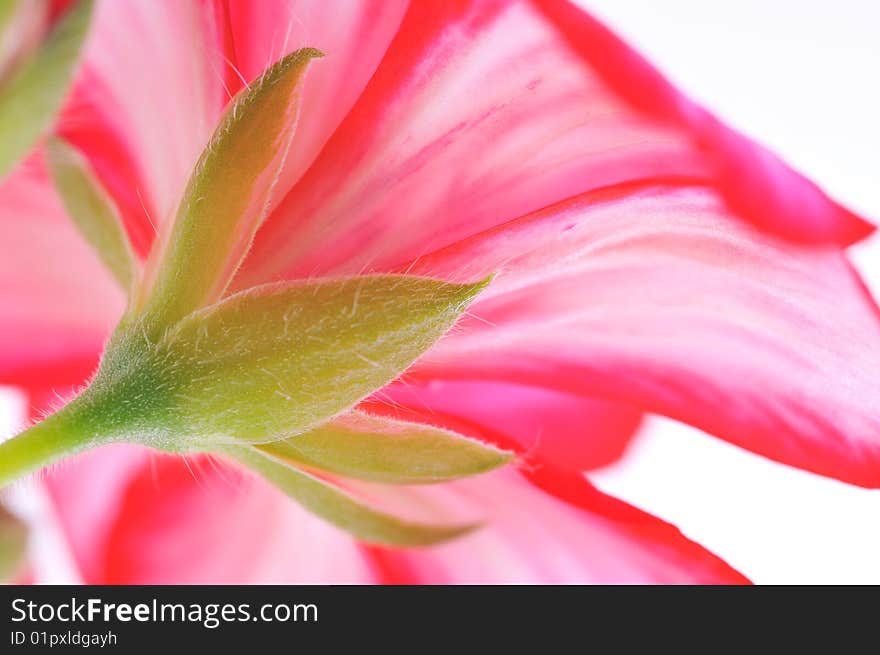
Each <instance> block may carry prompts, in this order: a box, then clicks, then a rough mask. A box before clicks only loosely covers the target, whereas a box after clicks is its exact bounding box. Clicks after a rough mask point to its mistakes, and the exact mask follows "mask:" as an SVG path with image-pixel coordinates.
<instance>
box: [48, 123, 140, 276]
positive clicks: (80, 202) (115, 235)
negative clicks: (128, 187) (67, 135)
mask: <svg viewBox="0 0 880 655" xmlns="http://www.w3.org/2000/svg"><path fill="white" fill-rule="evenodd" d="M47 155H48V162H49V168H50V169H51V171H52V177H53V178H54V180H55V187H56V189H57V190H58V194H59V196H60V197H61V200H62V202H63V203H64V206H65V208H66V209H67V213H68V214H69V215H70V217H71V218H72V219H73V222H74V224H75V225H76V226H77V228H79V231H80V234H82V236H83V238H85V240H86V241H87V242H88V243H89V245H91V246H92V248H93V249H94V250H95V252H96V253H97V255H98V257H99V258H100V260H101V261H102V262H103V263H104V265H105V266H106V267H107V269H108V270H109V271H110V272H111V273H112V274H113V277H115V278H116V281H117V282H119V284H120V286H121V287H122V288H123V289H124V290H125V291H126V292H127V293H129V292H131V290H132V288H133V285H134V283H135V280H136V278H137V272H138V263H137V259H136V258H135V255H134V251H133V250H132V248H131V245H130V243H129V241H128V235H127V233H126V231H125V227H124V226H123V225H122V218H121V217H120V215H119V212H118V211H117V209H116V205H115V203H114V202H113V200H112V198H111V197H110V195H109V194H108V193H107V192H106V191H105V190H104V188H103V186H101V183H100V182H99V181H98V179H97V177H95V175H94V173H93V172H92V170H91V169H90V167H89V165H88V163H87V162H86V161H85V159H84V158H83V157H82V155H80V154H79V153H78V152H77V151H76V150H75V149H74V148H73V147H72V146H70V145H69V144H68V143H66V142H65V141H63V140H62V139H60V138H58V137H53V138H52V139H50V140H49V142H48V147H47Z"/></svg>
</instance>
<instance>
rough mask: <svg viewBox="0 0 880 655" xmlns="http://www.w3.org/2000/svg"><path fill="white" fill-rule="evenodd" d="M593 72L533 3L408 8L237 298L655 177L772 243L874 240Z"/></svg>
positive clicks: (271, 227) (732, 141)
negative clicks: (712, 191)
mask: <svg viewBox="0 0 880 655" xmlns="http://www.w3.org/2000/svg"><path fill="white" fill-rule="evenodd" d="M585 63H588V64H591V62H585V60H584V58H583V56H582V54H581V53H580V52H579V51H577V50H576V49H573V48H572V47H571V45H570V43H569V41H568V40H567V39H566V38H565V37H564V36H563V35H562V34H560V32H559V30H558V29H557V25H556V24H554V23H553V22H550V21H548V20H547V18H546V16H545V14H544V13H542V11H541V10H540V9H539V8H537V7H535V6H534V5H533V4H531V3H528V2H518V3H512V2H464V3H451V2H431V1H427V0H426V1H425V2H418V3H412V5H411V6H410V8H409V10H408V12H407V14H406V16H405V17H404V19H403V22H402V24H401V27H400V30H399V32H398V33H397V35H396V37H395V39H394V41H393V42H392V43H391V45H390V47H389V49H388V52H387V53H386V55H385V57H384V59H383V61H382V63H381V64H380V65H379V67H378V69H377V70H376V73H375V74H374V75H373V77H372V78H371V80H370V82H369V84H368V85H367V87H366V88H365V90H364V92H363V94H362V95H361V97H360V98H359V100H358V102H357V103H356V104H355V106H354V107H353V109H352V110H351V112H350V113H349V114H348V115H347V116H346V118H345V120H344V121H343V122H342V124H341V125H340V127H339V128H338V130H337V131H336V132H335V134H334V135H333V137H332V138H331V139H330V140H329V141H328V142H327V144H326V146H325V147H324V149H323V150H322V151H321V154H320V156H319V157H318V158H317V159H316V160H315V162H314V163H313V164H312V166H311V167H310V168H309V170H308V171H307V172H306V174H305V175H304V176H303V177H302V178H301V179H300V180H299V181H298V182H297V184H296V185H295V186H294V187H293V188H292V189H291V191H290V193H289V194H288V195H287V196H286V197H285V198H284V200H283V201H282V202H281V203H280V204H279V206H278V208H277V210H276V211H275V213H274V215H273V216H270V217H269V219H268V220H267V222H266V224H265V225H264V227H263V228H262V230H261V232H260V234H258V235H257V239H256V242H255V246H254V249H253V250H252V252H251V256H250V258H249V260H248V261H247V262H245V266H244V268H243V269H242V271H241V272H240V276H239V280H238V282H237V288H244V287H246V286H249V285H253V284H257V283H260V282H262V281H265V280H269V279H275V278H277V277H279V276H284V277H288V278H290V277H301V276H309V275H327V274H345V273H357V272H361V271H365V270H366V271H382V270H387V269H388V268H389V267H394V266H396V265H399V264H400V263H402V262H405V261H411V260H412V259H414V258H416V257H418V256H419V255H421V254H423V253H425V252H430V251H432V250H435V249H437V248H440V247H443V246H444V245H448V244H450V243H454V242H455V241H457V240H460V239H462V238H465V237H467V236H470V235H472V234H475V233H478V232H480V231H481V230H484V229H487V228H490V227H492V226H494V225H497V224H499V223H501V222H503V221H506V220H511V219H514V218H516V217H518V216H522V215H524V214H526V213H528V212H531V211H536V210H538V209H541V208H543V207H546V206H549V205H551V204H553V203H555V202H559V201H561V200H564V199H565V198H568V197H571V196H573V195H577V194H579V193H583V192H586V191H589V190H591V189H596V188H600V187H604V186H608V185H611V184H620V183H625V182H633V181H638V180H642V179H646V178H652V177H657V176H664V177H670V178H672V177H674V178H687V179H695V180H699V181H701V182H704V183H709V184H717V185H718V186H719V188H721V189H723V190H725V197H727V198H728V199H730V200H733V201H734V204H735V206H736V207H737V208H738V210H739V211H740V212H741V218H743V219H746V220H751V221H754V222H756V223H758V224H760V225H764V226H767V227H770V228H771V229H774V230H778V229H782V228H781V227H779V226H778V225H775V224H774V225H771V224H770V222H769V221H770V219H769V218H768V217H767V215H766V214H767V212H769V211H771V210H772V211H773V212H774V213H776V212H778V213H779V214H780V217H781V218H780V221H783V222H784V223H786V225H788V227H787V231H788V232H789V233H790V232H792V231H793V230H794V227H792V225H791V223H792V222H793V221H794V220H795V219H794V218H793V214H794V213H795V208H796V209H797V211H800V210H801V209H803V210H804V211H805V212H806V214H805V215H806V218H805V219H804V222H803V225H802V228H803V231H804V234H803V237H804V238H805V239H826V238H827V239H832V240H843V241H851V240H853V239H855V238H856V237H858V236H864V235H865V234H867V233H868V232H869V231H870V227H868V226H866V225H865V224H864V223H863V222H862V221H860V220H859V219H856V218H855V217H853V216H852V215H851V214H849V213H848V212H846V211H844V210H842V209H840V208H839V207H837V206H836V205H834V203H832V202H831V201H829V200H828V199H827V198H825V196H824V195H822V194H821V193H820V192H819V191H818V190H817V189H816V188H815V187H813V186H812V185H811V184H809V183H807V182H806V181H804V180H803V179H802V178H800V176H798V175H797V174H795V173H793V172H791V171H790V170H789V169H787V168H786V167H784V166H783V165H781V164H779V163H778V162H776V163H772V162H773V161H775V160H772V157H771V156H770V155H768V154H766V153H765V152H764V151H762V150H761V151H759V150H757V149H754V148H752V144H751V142H748V141H746V140H744V139H742V138H740V137H738V136H736V135H735V134H734V133H733V132H731V131H730V130H727V129H726V128H722V127H720V126H718V125H717V124H716V123H715V122H713V123H712V125H713V126H714V127H713V128H712V129H713V130H715V131H714V132H713V134H715V135H716V136H715V137H714V138H715V141H713V144H714V145H713V146H712V147H711V148H710V147H708V146H707V145H706V138H707V137H705V133H706V132H707V131H708V129H709V128H701V129H700V130H697V129H696V128H695V127H694V126H693V125H692V124H691V123H685V122H683V121H678V122H676V121H671V120H669V118H668V116H666V115H665V114H664V115H660V114H657V113H651V112H647V111H643V110H642V109H641V108H639V107H636V106H634V105H633V101H632V98H631V97H630V94H628V93H622V92H621V90H620V88H619V87H620V86H621V85H620V84H619V83H618V82H619V81H618V80H617V79H613V80H610V81H609V76H610V73H608V71H607V70H606V67H604V65H599V64H601V63H602V62H601V61H600V62H599V64H597V65H596V66H592V65H585ZM620 75H622V76H624V77H626V76H627V75H630V73H629V71H628V70H627V69H621V70H620ZM648 88H649V89H650V88H653V87H648ZM694 111H695V112H696V109H695V110H694ZM700 115H701V116H704V115H705V114H704V113H701V114H700ZM712 120H713V121H714V119H712ZM703 123H705V124H707V125H708V124H709V119H708V118H706V119H704V121H703ZM703 123H700V125H701V126H702V125H703ZM719 135H720V136H719ZM722 137H723V139H722ZM721 141H724V143H723V144H721ZM716 142H717V143H716ZM750 148H752V150H749V149H750ZM745 150H749V152H750V153H751V154H749V153H746V154H743V152H741V151H745ZM752 168H754V170H752ZM765 179H766V180H768V181H763V180H765ZM734 181H736V182H737V186H736V188H735V189H734V187H733V186H731V185H733V184H734ZM751 188H754V189H759V190H760V189H764V191H762V193H764V195H766V196H767V197H768V198H770V199H772V203H771V204H770V205H768V207H769V208H768V209H767V211H763V210H762V212H758V213H756V212H757V211H758V210H756V209H755V206H757V205H759V203H758V199H759V198H762V197H763V196H759V195H758V191H752V192H748V193H747V191H748V189H751ZM727 191H729V193H727Z"/></svg>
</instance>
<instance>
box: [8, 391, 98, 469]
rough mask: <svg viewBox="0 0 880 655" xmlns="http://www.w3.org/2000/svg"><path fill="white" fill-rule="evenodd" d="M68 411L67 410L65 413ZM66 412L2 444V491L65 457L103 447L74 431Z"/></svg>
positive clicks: (91, 438)
mask: <svg viewBox="0 0 880 655" xmlns="http://www.w3.org/2000/svg"><path fill="white" fill-rule="evenodd" d="M66 409H67V408H65V410H66ZM65 410H62V411H60V412H59V413H57V414H53V415H52V416H49V417H47V418H46V419H45V420H43V421H42V422H40V423H37V424H36V425H34V426H32V427H30V428H28V429H27V430H25V431H24V432H22V433H21V434H18V435H17V436H15V437H13V438H12V439H8V440H6V441H4V442H3V443H0V487H5V486H6V485H7V484H9V483H10V482H13V481H15V480H17V479H18V478H21V477H23V476H25V475H27V474H28V473H32V472H34V471H36V470H38V469H41V468H43V467H45V466H48V465H49V464H52V463H54V462H57V461H58V460H60V459H63V458H64V457H69V456H71V455H75V454H76V453H79V452H82V451H84V450H88V449H89V448H93V447H95V446H97V445H100V443H101V440H99V439H96V438H95V437H94V436H93V435H91V434H83V433H82V432H81V431H80V430H76V429H72V428H73V426H72V425H71V423H75V422H71V421H69V420H68V416H69V414H68V412H66V411H65Z"/></svg>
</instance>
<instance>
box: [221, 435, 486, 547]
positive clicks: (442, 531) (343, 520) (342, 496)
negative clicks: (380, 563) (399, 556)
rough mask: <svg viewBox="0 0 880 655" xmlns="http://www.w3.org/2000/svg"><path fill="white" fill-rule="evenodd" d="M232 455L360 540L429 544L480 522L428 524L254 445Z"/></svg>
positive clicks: (467, 530) (231, 450)
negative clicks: (382, 509) (381, 507)
mask: <svg viewBox="0 0 880 655" xmlns="http://www.w3.org/2000/svg"><path fill="white" fill-rule="evenodd" d="M225 452H226V453H227V454H228V455H229V456H231V457H233V458H234V459H236V460H238V461H239V462H240V463H242V464H243V465H245V466H246V467H248V468H250V469H251V470H253V471H255V472H257V473H259V474H260V475H261V476H262V477H263V478H265V479H266V480H267V481H268V482H270V483H272V484H273V485H275V486H276V487H278V488H279V489H281V491H283V492H284V493H285V494H287V495H288V496H290V497H291V498H292V499H293V500H295V501H296V502H298V503H299V504H300V505H302V506H303V507H305V508H306V509H307V510H309V511H310V512H312V513H313V514H315V515H317V516H319V517H321V518H323V519H324V520H326V521H328V522H329V523H332V524H333V525H335V526H336V527H338V528H341V529H342V530H345V531H346V532H348V533H349V534H351V535H352V536H354V537H356V538H357V539H359V540H361V541H364V542H367V543H374V544H385V545H389V546H430V545H433V544H437V543H441V542H444V541H449V540H451V539H455V538H457V537H461V536H463V535H466V534H468V533H470V532H473V531H474V530H475V529H477V528H478V527H480V526H479V524H467V525H428V524H424V523H415V522H411V521H405V520H402V519H399V518H396V517H394V516H391V515H389V514H386V513H384V512H380V511H378V510H375V509H373V508H371V507H369V506H367V505H365V504H363V503H361V502H360V501H358V500H356V499H355V498H354V497H352V496H351V495H349V494H347V493H345V492H344V491H342V490H340V489H338V488H336V487H334V486H333V485H331V484H330V483H329V482H326V481H324V480H321V479H319V478H317V477H315V476H313V475H310V474H308V473H305V472H303V471H300V470H298V469H296V468H294V467H292V466H288V465H285V464H283V463H281V462H279V461H276V460H274V459H272V458H270V457H268V456H266V455H264V454H262V453H260V452H258V451H256V450H254V449H253V448H244V447H238V448H229V449H227V450H226V451H225Z"/></svg>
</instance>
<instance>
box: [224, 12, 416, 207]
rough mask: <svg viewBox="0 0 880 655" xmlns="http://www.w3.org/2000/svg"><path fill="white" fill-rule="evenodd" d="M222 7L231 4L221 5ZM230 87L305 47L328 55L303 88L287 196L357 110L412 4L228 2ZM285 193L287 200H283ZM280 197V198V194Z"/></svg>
mask: <svg viewBox="0 0 880 655" xmlns="http://www.w3.org/2000/svg"><path fill="white" fill-rule="evenodd" d="M220 1H221V3H222V2H223V1H224V0H220ZM225 3H226V6H225V8H223V9H222V10H220V11H218V12H217V13H218V15H220V16H223V17H225V21H226V41H227V44H226V58H227V61H228V62H231V63H232V64H233V67H232V70H231V71H230V72H229V75H228V76H227V81H226V85H227V87H228V88H229V90H230V92H231V93H235V91H236V89H237V85H240V84H242V83H244V82H247V83H250V82H251V80H253V79H255V78H256V77H257V76H258V75H260V73H262V72H263V70H264V69H265V68H266V67H267V66H269V64H271V63H272V62H274V61H276V60H278V59H280V58H281V57H283V56H284V55H286V54H288V53H290V52H293V51H294V50H296V49H298V48H317V49H318V50H320V51H321V52H323V53H325V54H326V59H324V60H323V61H322V62H321V65H320V66H315V67H314V70H312V71H310V72H309V76H308V78H307V80H306V82H305V85H304V91H303V98H302V112H301V115H300V120H299V124H298V126H297V136H296V146H295V147H294V148H292V149H291V152H290V154H289V156H288V158H287V161H286V162H285V167H284V171H283V172H282V175H281V179H279V181H278V186H277V191H278V192H279V193H282V192H283V193H286V192H287V190H288V189H289V188H290V186H291V184H292V183H293V182H294V181H295V180H296V179H298V178H299V177H300V176H301V175H302V173H303V172H304V171H305V170H306V168H307V167H308V165H309V164H311V162H312V161H313V160H314V158H315V156H316V155H317V154H318V151H319V150H320V149H321V147H323V145H324V144H325V143H326V142H327V139H328V138H329V137H330V135H331V134H332V133H333V131H334V130H335V129H336V127H337V126H338V125H339V123H340V122H341V121H342V119H343V118H344V117H345V115H346V114H347V113H348V111H349V110H350V109H351V106H352V105H353V104H354V102H355V100H356V99H357V98H358V96H359V95H360V94H361V92H362V91H363V88H364V86H365V85H366V84H367V81H368V80H369V79H370V76H371V75H372V74H373V72H374V71H375V70H376V66H377V65H378V64H379V61H380V60H381V58H382V55H384V54H385V50H386V49H387V48H388V44H389V43H390V42H391V39H392V38H393V36H394V33H395V31H396V30H397V29H398V27H399V26H400V21H401V18H402V17H403V13H404V11H405V10H406V6H407V2H406V1H405V0H335V1H334V2H327V1H326V0H260V2H253V1H252V0H225ZM283 193H282V195H283ZM279 197H280V196H279Z"/></svg>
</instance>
